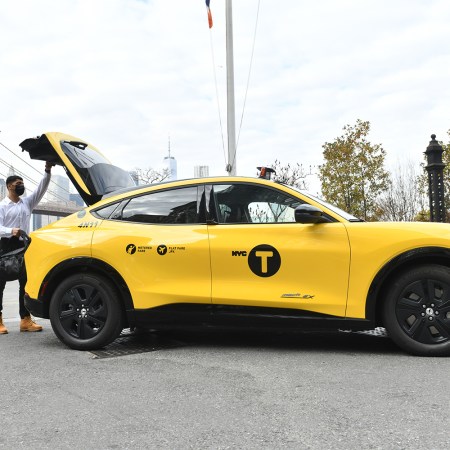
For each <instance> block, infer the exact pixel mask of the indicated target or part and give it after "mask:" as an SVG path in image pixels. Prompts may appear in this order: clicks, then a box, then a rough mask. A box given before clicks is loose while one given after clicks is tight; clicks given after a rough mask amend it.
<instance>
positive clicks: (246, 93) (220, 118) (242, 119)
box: [210, 0, 261, 167]
mask: <svg viewBox="0 0 450 450" xmlns="http://www.w3.org/2000/svg"><path fill="white" fill-rule="evenodd" d="M260 5H261V0H258V7H257V11H256V20H255V28H254V32H253V44H252V52H251V56H250V64H249V69H248V75H247V85H246V89H245V94H244V103H243V106H242V114H241V119H240V123H239V129H238V136H237V140H236V151H235V152H234V159H233V161H231V162H230V161H228V164H229V165H230V166H231V167H233V166H234V163H235V162H236V154H237V149H238V145H239V139H240V136H241V130H242V125H243V122H244V114H245V108H246V104H247V95H248V90H249V86H250V76H251V71H252V66H253V57H254V52H255V43H256V33H257V30H258V22H259V10H260ZM210 43H211V57H212V64H213V72H214V84H215V88H216V99H217V107H218V115H219V123H220V131H221V135H222V147H223V152H224V160H225V164H227V157H226V151H225V139H224V133H223V126H222V117H221V113H220V101H219V90H218V84H217V75H216V64H215V58H214V46H213V41H212V30H210Z"/></svg>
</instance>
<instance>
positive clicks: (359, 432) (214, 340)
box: [0, 283, 450, 449]
mask: <svg viewBox="0 0 450 450" xmlns="http://www.w3.org/2000/svg"><path fill="white" fill-rule="evenodd" d="M16 288H17V286H16V285H15V283H10V284H9V285H8V287H7V291H6V295H5V305H4V311H3V314H4V318H5V319H6V320H5V323H6V325H7V327H8V329H9V334H7V335H2V336H0V363H1V370H0V374H1V375H0V376H1V378H0V380H1V381H0V418H1V419H0V433H1V434H0V448H5V449H13V448H14V449H18V448H36V449H66V448H67V449H69V448H83V449H127V448H130V449H141V448H142V449H143V448H149V449H278V448H283V449H284V448H287V449H356V448H357V449H425V448H426V449H448V448H450V395H449V393H450V376H449V374H450V358H419V357H412V356H408V355H406V354H404V353H403V352H402V351H400V350H398V349H397V348H396V347H395V346H394V345H393V344H392V343H391V342H390V340H389V339H388V338H382V337H373V336H366V335H360V334H344V333H339V334H319V335H315V334H313V335H311V334H309V335H297V336H292V335H281V334H259V335H252V334H242V333H240V334H237V333H227V334H219V333H196V334H195V333H184V332H183V333H182V332H178V333H176V334H175V333H173V334H169V333H165V334H160V335H152V334H145V335H138V336H133V335H128V336H124V337H122V338H119V340H118V341H117V342H116V343H115V344H113V345H111V346H110V347H108V348H107V349H105V351H103V352H98V353H97V354H93V353H90V352H77V351H73V350H69V349H68V348H66V347H65V346H63V345H62V344H61V343H60V342H59V341H58V339H57V338H56V337H55V335H54V334H53V332H52V330H51V327H50V324H49V323H48V321H45V320H39V323H41V324H42V325H43V326H44V331H43V332H41V333H19V331H18V327H19V323H18V319H17V315H16V314H17V311H16V309H17V307H16V303H15V302H16V299H15V297H16V292H15V290H16Z"/></svg>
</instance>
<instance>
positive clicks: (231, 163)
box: [225, 0, 236, 176]
mask: <svg viewBox="0 0 450 450" xmlns="http://www.w3.org/2000/svg"><path fill="white" fill-rule="evenodd" d="M225 8H226V10H225V19H226V51H227V59H226V60H227V135H228V164H227V166H226V171H227V172H228V175H230V176H234V175H236V119H235V104H234V56H233V11H232V0H226V5H225Z"/></svg>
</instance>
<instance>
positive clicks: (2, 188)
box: [0, 178, 7, 200]
mask: <svg viewBox="0 0 450 450" xmlns="http://www.w3.org/2000/svg"><path fill="white" fill-rule="evenodd" d="M6 194H7V190H6V181H5V180H4V179H3V178H2V179H0V200H2V199H4V198H5V197H6Z"/></svg>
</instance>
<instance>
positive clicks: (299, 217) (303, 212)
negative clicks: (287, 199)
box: [295, 204, 331, 223]
mask: <svg viewBox="0 0 450 450" xmlns="http://www.w3.org/2000/svg"><path fill="white" fill-rule="evenodd" d="M295 221H296V222H298V223H327V222H331V220H330V219H328V218H327V217H325V216H323V212H322V210H321V209H319V208H317V207H316V206H312V205H308V204H304V205H300V206H297V208H295Z"/></svg>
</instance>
